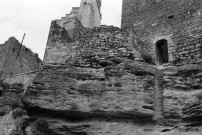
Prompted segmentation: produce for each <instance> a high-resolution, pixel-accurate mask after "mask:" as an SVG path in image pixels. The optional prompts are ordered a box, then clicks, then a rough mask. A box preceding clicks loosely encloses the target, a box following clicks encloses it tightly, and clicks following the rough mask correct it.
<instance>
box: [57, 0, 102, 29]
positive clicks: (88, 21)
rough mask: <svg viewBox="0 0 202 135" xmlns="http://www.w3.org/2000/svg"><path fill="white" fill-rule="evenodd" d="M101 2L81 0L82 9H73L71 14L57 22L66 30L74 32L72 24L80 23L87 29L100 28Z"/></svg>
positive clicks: (99, 0)
mask: <svg viewBox="0 0 202 135" xmlns="http://www.w3.org/2000/svg"><path fill="white" fill-rule="evenodd" d="M100 9H101V0H81V4H80V7H73V8H72V11H71V12H70V14H66V16H65V17H62V18H61V19H59V20H57V23H58V24H59V25H60V26H61V27H64V28H65V29H66V30H70V31H71V30H72V26H73V24H72V22H75V20H77V21H79V22H80V23H81V24H82V26H84V27H85V28H93V27H99V26H100V24H101V11H100Z"/></svg>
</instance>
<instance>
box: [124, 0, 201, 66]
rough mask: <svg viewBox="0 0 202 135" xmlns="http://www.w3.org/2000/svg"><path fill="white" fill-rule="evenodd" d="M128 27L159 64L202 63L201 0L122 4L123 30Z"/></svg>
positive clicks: (143, 0) (145, 0) (146, 0)
mask: <svg viewBox="0 0 202 135" xmlns="http://www.w3.org/2000/svg"><path fill="white" fill-rule="evenodd" d="M131 26H133V29H134V31H135V32H136V35H137V36H138V37H139V38H140V39H141V40H142V41H143V43H144V44H143V46H141V47H142V48H144V49H145V50H147V52H148V53H150V54H152V55H153V56H154V57H155V58H156V61H157V62H158V63H159V64H164V63H174V64H177V65H182V64H194V63H201V62H202V50H201V48H202V37H201V35H202V34H201V33H202V0H123V7H122V28H125V27H131Z"/></svg>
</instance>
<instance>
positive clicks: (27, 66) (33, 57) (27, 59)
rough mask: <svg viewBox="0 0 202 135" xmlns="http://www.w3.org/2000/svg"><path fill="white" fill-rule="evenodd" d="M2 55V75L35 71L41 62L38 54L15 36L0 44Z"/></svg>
mask: <svg viewBox="0 0 202 135" xmlns="http://www.w3.org/2000/svg"><path fill="white" fill-rule="evenodd" d="M0 57H1V59H0V72H1V77H8V76H15V75H17V74H22V73H27V72H31V71H35V70H38V69H39V66H40V64H41V60H40V59H39V57H38V55H37V54H34V53H33V52H32V51H31V50H30V49H28V48H26V47H25V46H23V45H21V44H20V43H19V42H18V40H16V39H15V38H14V37H11V38H9V40H8V41H6V42H5V43H4V44H2V45H0Z"/></svg>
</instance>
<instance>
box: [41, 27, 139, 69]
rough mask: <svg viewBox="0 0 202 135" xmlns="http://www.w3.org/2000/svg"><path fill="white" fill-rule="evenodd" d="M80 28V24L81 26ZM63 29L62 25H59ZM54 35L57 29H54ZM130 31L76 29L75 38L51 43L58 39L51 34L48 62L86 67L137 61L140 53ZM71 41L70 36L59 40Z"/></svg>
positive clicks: (45, 58)
mask: <svg viewBox="0 0 202 135" xmlns="http://www.w3.org/2000/svg"><path fill="white" fill-rule="evenodd" d="M78 26H80V25H78ZM57 27H60V26H57ZM51 30H52V32H50V33H55V32H54V31H55V30H57V29H51ZM131 36H133V35H131V34H130V31H129V30H127V29H125V30H122V29H120V28H117V27H113V26H101V27H99V28H94V29H85V30H84V31H82V33H81V30H80V27H78V28H76V29H75V36H74V37H75V39H74V40H72V41H70V40H68V41H67V40H60V42H55V41H57V40H51V38H53V37H56V36H53V34H52V35H49V40H48V44H47V47H46V53H45V57H44V62H45V63H68V64H70V65H77V66H82V67H101V66H104V65H106V64H107V65H108V64H110V63H111V62H112V61H113V62H114V61H116V62H118V61H120V60H121V59H124V58H127V59H134V58H135V55H136V54H137V51H136V49H135V47H134V46H133V44H132V43H131V39H132V38H131ZM60 38H62V39H63V38H64V39H65V38H68V37H57V39H60ZM111 64H112V63H111Z"/></svg>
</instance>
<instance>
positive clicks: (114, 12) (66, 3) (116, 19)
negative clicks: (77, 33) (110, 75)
mask: <svg viewBox="0 0 202 135" xmlns="http://www.w3.org/2000/svg"><path fill="white" fill-rule="evenodd" d="M79 6H80V0H0V44H3V43H5V41H7V40H8V39H9V37H12V36H14V37H15V38H16V39H18V41H19V42H21V40H22V37H23V34H24V33H26V37H25V39H24V42H23V45H25V46H26V47H28V48H30V49H31V50H32V51H33V52H34V53H38V54H39V57H40V58H41V59H43V56H44V52H45V46H46V42H47V38H48V33H49V28H50V23H51V21H52V20H55V19H60V18H61V17H63V16H65V14H68V13H70V11H71V8H72V7H79ZM121 8H122V0H102V7H101V12H102V22H101V23H102V24H103V25H105V24H106V25H114V26H118V27H120V25H121Z"/></svg>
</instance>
